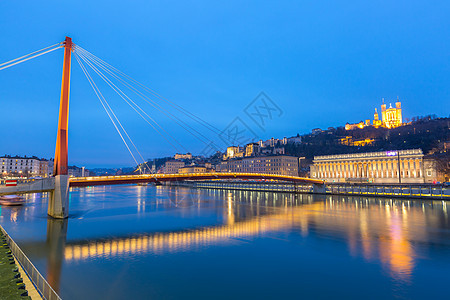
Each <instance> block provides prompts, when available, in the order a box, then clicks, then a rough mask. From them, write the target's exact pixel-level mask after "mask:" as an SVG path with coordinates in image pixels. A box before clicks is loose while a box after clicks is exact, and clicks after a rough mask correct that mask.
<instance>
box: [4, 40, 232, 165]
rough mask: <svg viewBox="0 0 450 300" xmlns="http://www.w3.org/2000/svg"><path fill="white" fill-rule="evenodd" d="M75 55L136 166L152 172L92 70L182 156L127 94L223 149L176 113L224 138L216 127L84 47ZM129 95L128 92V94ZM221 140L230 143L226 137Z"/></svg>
mask: <svg viewBox="0 0 450 300" xmlns="http://www.w3.org/2000/svg"><path fill="white" fill-rule="evenodd" d="M63 47H64V42H61V43H57V44H54V45H51V46H48V47H45V48H42V49H40V50H37V51H34V52H31V53H29V54H27V55H24V56H21V57H18V58H16V59H13V60H10V61H7V62H4V63H2V64H0V70H3V69H6V68H9V67H12V66H14V65H17V64H20V63H22V62H25V61H28V60H31V59H33V58H36V57H39V56H41V55H44V54H47V53H50V52H52V51H55V50H57V49H59V48H63ZM73 53H74V55H75V58H76V60H77V62H78V64H79V65H80V67H81V69H82V71H83V73H84V75H85V76H86V78H87V80H88V82H89V84H90V86H91V87H92V89H93V90H94V93H95V95H96V96H97V98H98V99H99V101H100V103H101V105H102V107H103V109H104V110H105V112H106V114H107V115H108V117H109V119H110V120H111V122H112V123H113V125H114V128H115V129H116V131H117V132H118V134H119V136H120V138H121V139H122V141H123V142H124V144H125V146H126V148H127V150H128V152H129V153H130V154H131V156H132V158H133V160H134V162H135V163H136V164H137V165H138V167H139V169H141V165H142V166H144V165H145V166H146V167H147V168H148V169H149V170H150V168H149V167H148V165H147V163H146V160H145V159H144V158H143V156H142V155H141V153H140V152H139V150H138V148H137V147H136V145H135V143H134V142H133V140H132V139H131V137H130V135H129V134H128V132H127V131H126V130H125V128H124V126H123V125H122V123H121V122H120V121H119V118H118V117H117V115H116V113H115V112H114V110H113V109H112V107H111V105H110V104H109V103H108V101H107V100H106V99H105V97H104V95H103V94H102V93H101V91H100V89H99V87H98V85H97V84H96V83H95V81H94V79H93V77H92V75H91V73H89V71H88V68H90V69H91V70H92V71H93V72H94V73H95V74H97V75H98V76H99V77H100V79H102V80H103V81H104V82H105V83H106V84H107V85H108V86H109V87H110V88H111V89H112V90H113V91H114V92H115V93H117V94H118V95H119V96H120V98H121V99H122V100H124V101H125V103H126V104H127V105H128V106H130V107H131V108H132V109H133V110H134V111H135V112H136V113H137V114H138V115H139V116H140V117H141V118H142V119H143V120H145V122H146V123H147V124H148V125H150V126H151V127H152V129H153V130H155V131H156V132H157V133H158V134H159V135H160V136H161V137H162V138H163V139H164V140H165V141H166V142H167V143H169V144H170V145H171V147H173V148H174V149H175V150H176V151H177V152H181V151H180V149H182V150H183V151H185V152H188V150H187V148H186V147H185V146H183V144H182V143H181V142H180V141H179V140H178V139H176V138H175V137H174V136H173V135H172V134H170V133H169V132H168V130H166V129H165V128H163V126H162V125H161V124H160V123H158V122H157V121H156V120H155V119H154V118H153V117H151V116H150V114H149V113H147V112H146V111H145V110H144V109H143V108H142V106H141V105H139V104H138V103H137V101H136V99H135V100H133V99H132V98H131V97H130V95H129V94H127V93H128V92H130V91H131V92H132V94H134V95H136V96H138V98H139V99H141V100H143V101H144V102H145V103H147V104H149V105H150V106H151V107H152V108H153V109H155V110H156V111H158V112H159V113H161V114H162V115H164V116H166V117H168V118H169V119H170V120H172V121H173V122H174V123H175V124H177V125H178V126H179V127H181V128H182V129H183V130H185V131H186V132H187V133H189V134H190V135H191V136H193V137H194V138H195V139H197V140H198V141H200V142H201V143H203V144H205V145H206V146H213V147H215V148H216V149H220V147H219V146H217V145H216V143H215V142H214V141H213V140H212V139H210V138H208V137H207V136H206V135H205V134H203V133H202V132H201V131H200V129H198V128H195V127H194V125H193V124H189V123H188V122H187V121H186V120H183V119H182V118H181V117H180V116H177V115H176V114H175V113H179V114H181V116H182V117H186V118H188V119H190V120H191V121H194V122H195V124H197V125H200V126H201V128H203V129H207V130H208V131H209V132H210V133H211V132H212V133H213V134H214V135H217V136H221V134H222V132H221V130H219V129H217V128H216V127H214V126H213V125H211V124H209V123H208V122H206V121H205V120H203V119H201V118H200V117H198V116H196V115H194V114H193V113H191V112H189V111H188V110H186V109H184V108H182V107H181V106H179V105H177V104H175V103H174V102H173V101H170V100H168V99H166V98H164V97H162V96H161V95H159V94H158V93H156V92H155V91H154V90H152V89H150V88H148V87H147V86H145V85H143V84H142V83H140V82H139V81H137V80H135V79H133V78H131V77H130V76H128V75H127V74H125V73H123V72H121V71H120V70H118V69H117V68H115V67H113V66H112V65H110V64H108V63H106V62H105V61H103V60H102V59H100V58H98V57H97V56H95V55H93V54H92V53H90V52H89V51H87V50H85V49H83V48H81V47H80V46H78V45H75V44H73ZM125 91H127V93H126V92H125ZM163 104H165V105H168V108H167V107H164V105H163ZM221 137H222V138H225V139H228V137H227V136H226V135H225V136H221ZM220 140H221V139H220ZM222 142H223V143H224V144H225V146H226V145H227V142H226V141H223V140H222ZM136 154H137V155H136ZM137 157H139V158H140V159H139V160H138V159H137ZM139 161H142V163H140V162H139ZM141 171H142V170H141ZM150 171H151V170H150Z"/></svg>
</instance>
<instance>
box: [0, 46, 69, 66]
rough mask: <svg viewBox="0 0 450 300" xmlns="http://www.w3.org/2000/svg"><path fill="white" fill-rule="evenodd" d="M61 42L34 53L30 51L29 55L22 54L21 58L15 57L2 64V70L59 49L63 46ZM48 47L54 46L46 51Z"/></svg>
mask: <svg viewBox="0 0 450 300" xmlns="http://www.w3.org/2000/svg"><path fill="white" fill-rule="evenodd" d="M61 44H62V43H58V44H55V45H52V46H49V47H46V48H43V49H41V50H38V51H34V52H32V53H29V54H27V55H24V56H21V57H19V58H16V59H13V60H10V61H7V62H4V63H2V64H0V70H3V69H6V68H9V67H12V66H15V65H17V64H20V63H23V62H25V61H27V60H30V59H33V58H36V57H39V56H41V55H44V54H47V53H49V52H52V51H55V50H57V49H59V48H62V47H63V46H62V45H61ZM52 47H54V48H52ZM48 48H52V49H50V50H47V51H44V50H46V49H48ZM42 51H44V52H42ZM35 53H37V54H35ZM30 55H31V56H30Z"/></svg>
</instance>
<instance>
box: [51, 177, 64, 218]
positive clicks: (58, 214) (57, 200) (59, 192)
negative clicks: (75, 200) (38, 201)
mask: <svg viewBox="0 0 450 300" xmlns="http://www.w3.org/2000/svg"><path fill="white" fill-rule="evenodd" d="M47 213H48V215H49V216H50V217H52V218H55V219H65V218H67V217H69V175H56V176H55V190H54V191H53V192H52V193H51V197H50V199H49V203H48V212H47Z"/></svg>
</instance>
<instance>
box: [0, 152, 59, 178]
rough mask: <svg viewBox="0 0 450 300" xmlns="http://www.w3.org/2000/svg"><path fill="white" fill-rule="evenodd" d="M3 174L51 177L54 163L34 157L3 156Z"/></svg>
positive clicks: (1, 169) (1, 161)
mask: <svg viewBox="0 0 450 300" xmlns="http://www.w3.org/2000/svg"><path fill="white" fill-rule="evenodd" d="M0 171H1V174H10V173H19V174H24V175H39V176H43V177H47V176H50V175H51V174H52V172H53V161H52V160H46V159H39V158H37V157H35V156H33V157H26V156H25V157H21V156H14V157H11V156H2V157H0Z"/></svg>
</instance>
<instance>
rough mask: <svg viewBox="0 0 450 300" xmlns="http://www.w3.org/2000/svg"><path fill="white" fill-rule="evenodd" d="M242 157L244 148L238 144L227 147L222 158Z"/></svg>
mask: <svg viewBox="0 0 450 300" xmlns="http://www.w3.org/2000/svg"><path fill="white" fill-rule="evenodd" d="M239 157H244V148H242V147H239V146H231V147H228V148H227V153H226V154H224V155H223V159H224V160H227V159H230V158H239Z"/></svg>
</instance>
